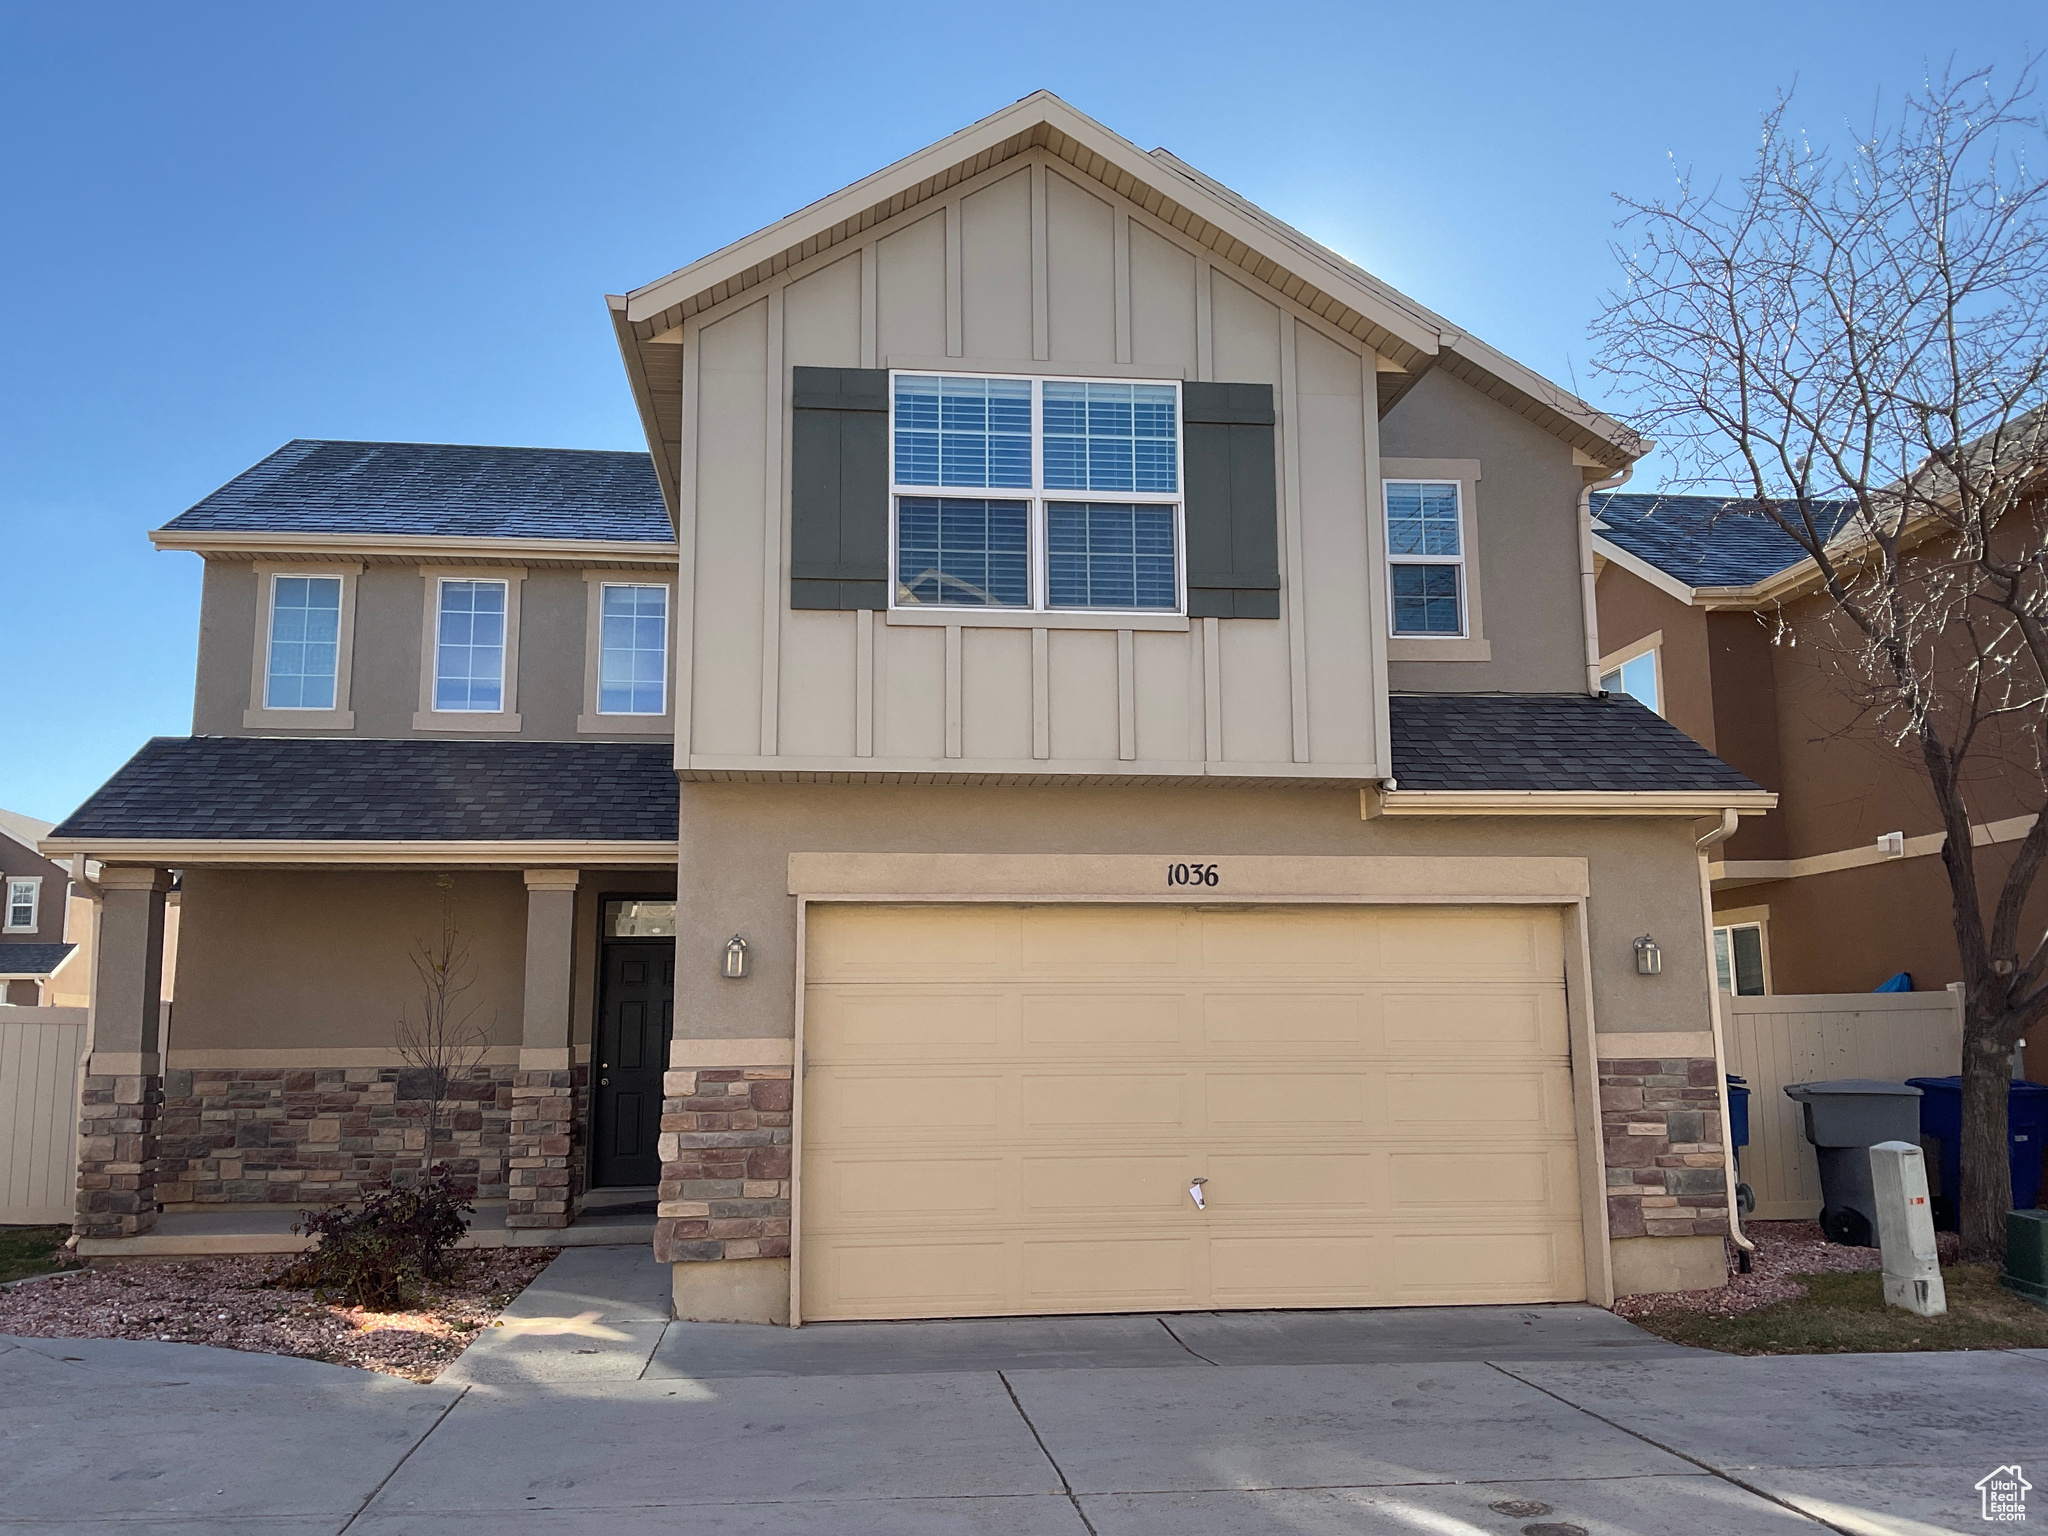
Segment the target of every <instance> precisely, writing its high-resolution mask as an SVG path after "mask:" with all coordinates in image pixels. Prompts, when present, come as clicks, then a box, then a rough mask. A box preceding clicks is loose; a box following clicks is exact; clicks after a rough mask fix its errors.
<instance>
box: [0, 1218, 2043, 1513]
mask: <svg viewBox="0 0 2048 1536" xmlns="http://www.w3.org/2000/svg"><path fill="white" fill-rule="evenodd" d="M665 1281H666V1275H665V1273H664V1272H663V1271H662V1270H661V1269H659V1267H657V1266H656V1265H654V1264H653V1263H652V1261H651V1260H650V1259H648V1258H647V1257H646V1255H645V1251H644V1250H638V1249H612V1250H606V1249H585V1250H572V1251H570V1252H569V1253H567V1254H565V1255H564V1256H563V1257H562V1258H561V1259H559V1260H557V1261H556V1263H555V1264H554V1265H553V1266H551V1267H550V1268H549V1269H548V1271H547V1272H546V1273H545V1274H544V1275H543V1276H542V1278H541V1280H540V1282H538V1283H537V1284H536V1285H535V1286H533V1287H532V1288H530V1289H529V1290H528V1291H527V1292H526V1294H525V1295H524V1296H522V1297H521V1298H520V1300H519V1301H518V1302H517V1303H516V1304H515V1305H514V1307H513V1308H512V1309H510V1310H509V1311H508V1312H507V1314H506V1324H507V1326H506V1327H504V1328H501V1329H495V1330H493V1331H492V1332H491V1333H490V1334H489V1335H488V1336H487V1337H486V1338H485V1339H484V1340H482V1341H480V1342H479V1343H478V1344H477V1345H475V1346H473V1347H472V1348H471V1350H470V1352H469V1353H468V1354H467V1355H465V1356H464V1358H463V1360H462V1361H461V1362H460V1363H459V1364H458V1365H457V1367H455V1368H454V1369H453V1370H451V1371H450V1372H448V1373H446V1374H444V1376H443V1377H442V1380H441V1381H440V1382H438V1383H436V1384H435V1385H433V1386H430V1387H418V1386H412V1385H409V1384H407V1383H404V1382H399V1381H395V1380H392V1379H390V1378H385V1377H377V1376H371V1375H367V1374H365V1373H361V1372H357V1371H352V1370H348V1369H345V1368H342V1367H336V1366H324V1365H317V1364H313V1363H310V1362H306V1361H297V1360H286V1359H280V1358H276V1357H272V1356H264V1355H240V1354H233V1353H229V1352H224V1351H215V1350H207V1349H203V1348H197V1347H193V1346H188V1345H181V1344H148V1343H125V1342H88V1341H79V1340H54V1341H52V1340H40V1341H39V1340H0V1531H9V1532H12V1531H22V1532H30V1531H33V1532H38V1533H57V1532H74V1531H79V1532H82V1531H93V1532H105V1533H114V1532H119V1533H122V1536H144V1533H150V1532H165V1533H169V1532H177V1533H180V1536H194V1533H197V1532H199V1531H212V1530H219V1531H223V1532H230V1533H252V1536H253V1533H258V1532H281V1533H282V1532H290V1533H313V1532H321V1533H335V1532H341V1531H347V1532H349V1533H351V1536H372V1533H374V1536H402V1533H403V1536H439V1533H457V1532H461V1533H477V1536H482V1533H485V1532H495V1531H501V1530H502V1531H508V1532H512V1533H515V1536H516V1533H522V1532H529V1531H530V1532H533V1533H535V1536H538V1533H540V1532H543V1531H546V1532H549V1533H554V1532H562V1533H569V1536H579V1533H586V1532H588V1533H598V1532H602V1533H603V1536H639V1533H642V1532H646V1533H653V1532H662V1533H674V1532H691V1533H695V1532H704V1533H715V1536H740V1533H747V1536H771V1533H773V1536H781V1533H789V1536H859V1533H866V1532H874V1533H892V1536H893V1533H903V1536H965V1533H977V1536H980V1533H986V1536H998V1533H1000V1536H1055V1533H1056V1536H1086V1533H1093V1536H1206V1533H1216V1536H1237V1533H1253V1532H1257V1533H1261V1536H1266V1533H1276V1532H1278V1533H1303V1536H1334V1533H1339V1532H1343V1533H1350V1532H1387V1533H1404V1536H1517V1533H1520V1536H1574V1533H1576V1532H1579V1531H1583V1532H1585V1533H1587V1536H1724V1533H1725V1536H1753V1533H1754V1536H1775V1533H1779V1532H1787V1533H1789V1532H1815V1531H1821V1530H1829V1529H1832V1530H1837V1531H1853V1532H1883V1533H1887V1536H1923V1533H1927V1532H1933V1531H1970V1530H1982V1529H1985V1528H1986V1527H1985V1525H1984V1523H1983V1521H1982V1520H1981V1519H1980V1518H1979V1510H1978V1495H1977V1494H1976V1492H1975V1491H1974V1485H1975V1484H1976V1482H1977V1481H1978V1479H1980V1478H1982V1477H1983V1476H1984V1475H1985V1474H1986V1473H1989V1472H1991V1471H1992V1470H1993V1469H1994V1468H1997V1467H1999V1466H2002V1465H2011V1464H2012V1463H2015V1462H2017V1463H2020V1464H2021V1465H2022V1466H2023V1467H2027V1466H2033V1465H2034V1464H2037V1463H2038V1464H2039V1465H2040V1466H2042V1467H2048V1353H2044V1352H2040V1351H2032V1352H2030V1351H2009V1352H1987V1353H1981V1354H1971V1355H1862V1356H1829V1357H1789V1358H1784V1359H1771V1360H1760V1359H1733V1358H1729V1357H1724V1356H1718V1355H1708V1354H1701V1353H1697V1352H1694V1351H1690V1350H1682V1349H1677V1348H1675V1347H1673V1346H1670V1345H1666V1344H1664V1343H1662V1342H1660V1341H1658V1340H1656V1339H1653V1338H1651V1337H1650V1336H1648V1335H1647V1334H1644V1333H1642V1332H1640V1331H1639V1330H1637V1329H1635V1328H1633V1327H1631V1326H1629V1325H1628V1324H1626V1323H1624V1322H1622V1321H1621V1320H1620V1319H1618V1318H1615V1317H1613V1316H1612V1315H1610V1314H1608V1313H1605V1312H1600V1311H1597V1310H1595V1309H1592V1308H1586V1307H1528V1308H1456V1309H1426V1310H1419V1311H1403V1312H1356V1313H1301V1314H1286V1313H1249V1314H1203V1315H1199V1316H1188V1315H1176V1316H1168V1317H1105V1318H1068V1319H1058V1320H1006V1321H997V1322H957V1323H928V1324H908V1325H846V1324H826V1325H818V1326H814V1327H810V1328H805V1329H801V1330H797V1331H794V1332H792V1331H789V1330H778V1329H767V1328H746V1327H721V1326H715V1325H707V1324H688V1323H671V1322H668V1321H667V1319H666V1312H667V1307H666V1297H665ZM2044 1486H2048V1484H2044ZM2044 1497H2048V1496H2044ZM2036 1518H2037V1519H2048V1506H2044V1511H2043V1512H2037V1515H2036Z"/></svg>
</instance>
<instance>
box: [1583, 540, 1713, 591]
mask: <svg viewBox="0 0 2048 1536" xmlns="http://www.w3.org/2000/svg"><path fill="white" fill-rule="evenodd" d="M1593 553H1594V554H1596V555H1598V556H1600V557H1601V558H1602V559H1603V560H1609V561H1612V562H1613V563H1614V564H1616V565H1618V566H1620V567H1621V568H1622V569H1623V570H1624V571H1627V572H1628V573H1629V575H1631V576H1634V577H1636V578H1637V579H1639V580H1641V581H1646V582H1648V583H1649V584H1650V585H1651V586H1653V587H1655V588H1656V589H1657V590H1658V591H1659V592H1662V593H1664V594H1665V595H1666V596H1669V597H1675V598H1677V599H1678V600H1679V601H1680V602H1681V603H1684V604H1685V605H1686V606H1687V607H1691V606H1692V604H1693V602H1694V601H1695V600H1696V598H1697V596H1698V594H1697V593H1696V592H1695V591H1694V590H1693V589H1692V588H1691V587H1688V586H1687V585H1686V584H1685V583H1684V582H1682V581H1680V580H1679V579H1678V578H1677V577H1676V576H1674V575H1672V574H1671V573H1670V572H1669V571H1667V570H1665V569H1664V568H1663V567H1662V566H1659V565H1653V564H1651V563H1650V562H1649V561H1648V560H1645V559H1644V558H1643V557H1642V556H1641V555H1638V554H1636V553H1634V552H1633V551H1630V550H1626V549H1623V548H1622V547H1621V546H1620V545H1619V544H1616V543H1615V542H1614V541H1613V540H1612V539H1603V538H1601V537H1600V535H1599V534H1597V533H1596V534H1594V535H1593Z"/></svg>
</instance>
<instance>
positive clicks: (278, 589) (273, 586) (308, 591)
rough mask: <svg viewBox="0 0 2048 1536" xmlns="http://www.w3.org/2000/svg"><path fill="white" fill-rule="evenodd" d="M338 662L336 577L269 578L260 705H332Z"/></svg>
mask: <svg viewBox="0 0 2048 1536" xmlns="http://www.w3.org/2000/svg"><path fill="white" fill-rule="evenodd" d="M340 665H341V578H340V577H339V576H273V577H271V579H270V652H269V656H268V659H267V664H266V666H265V669H264V683H263V707H264V708H265V709H333V708H334V707H335V702H334V701H335V693H336V687H335V680H336V678H337V676H338V675H339V670H340Z"/></svg>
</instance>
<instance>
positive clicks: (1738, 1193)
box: [1728, 1072, 1756, 1274]
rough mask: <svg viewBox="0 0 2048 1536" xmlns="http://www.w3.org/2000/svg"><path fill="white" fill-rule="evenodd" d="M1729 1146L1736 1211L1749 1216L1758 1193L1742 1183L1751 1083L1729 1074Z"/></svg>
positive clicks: (1745, 1269) (1745, 1263) (1745, 1264)
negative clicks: (1732, 1152) (1732, 1154)
mask: <svg viewBox="0 0 2048 1536" xmlns="http://www.w3.org/2000/svg"><path fill="white" fill-rule="evenodd" d="M1728 1145H1729V1146H1730V1147H1731V1148H1732V1149H1733V1150H1734V1153H1735V1177H1736V1181H1737V1182H1736V1185H1735V1209H1736V1212H1737V1213H1738V1214H1739V1215H1743V1216H1747V1215H1748V1214H1749V1213H1750V1212H1751V1211H1754V1210H1755V1209H1756V1191H1755V1190H1753V1189H1751V1188H1750V1187H1749V1185H1748V1184H1747V1183H1745V1182H1743V1181H1742V1149H1743V1148H1744V1147H1746V1146H1748V1145H1749V1083H1748V1080H1747V1079H1744V1078H1740V1077H1737V1076H1736V1075H1735V1074H1734V1073H1733V1072H1730V1073H1729V1074H1728ZM1742 1257H1743V1261H1744V1262H1743V1272H1744V1273H1745V1274H1746V1273H1748V1260H1749V1255H1748V1254H1747V1253H1746V1252H1745V1253H1744V1254H1743V1255H1742Z"/></svg>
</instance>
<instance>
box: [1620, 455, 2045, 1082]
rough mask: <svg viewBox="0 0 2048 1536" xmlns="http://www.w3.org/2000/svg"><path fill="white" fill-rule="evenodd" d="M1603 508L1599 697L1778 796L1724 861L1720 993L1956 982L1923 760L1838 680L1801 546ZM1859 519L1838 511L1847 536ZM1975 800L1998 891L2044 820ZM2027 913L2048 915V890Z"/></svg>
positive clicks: (1653, 500) (1982, 794)
mask: <svg viewBox="0 0 2048 1536" xmlns="http://www.w3.org/2000/svg"><path fill="white" fill-rule="evenodd" d="M1593 507H1594V514H1595V518H1596V521H1595V523H1594V549H1595V552H1596V556H1597V558H1598V561H1599V583H1598V590H1599V610H1600V646H1601V650H1602V669H1603V674H1604V679H1605V682H1606V686H1607V687H1609V688H1610V689H1618V690H1619V691H1623V692H1627V693H1630V694H1633V695H1634V696H1635V697H1636V698H1637V699H1638V700H1640V701H1641V702H1643V703H1645V704H1647V705H1648V706H1649V707H1651V708H1652V709H1655V710H1657V711H1658V712H1659V713H1660V714H1662V715H1663V716H1664V717H1665V718H1666V719H1668V720H1669V721H1671V723H1672V724H1674V725H1676V726H1677V727H1679V729H1681V730H1683V731H1684V732H1685V733H1686V734H1687V735H1689V736H1691V737H1692V738H1693V739H1694V740H1695V741H1697V742H1699V743H1700V744H1701V745H1702V746H1705V747H1707V748H1709V749H1711V750H1712V751H1713V752H1714V753H1715V754H1716V755H1718V756H1719V757H1721V758H1722V759H1723V760H1725V761H1726V762H1728V763H1731V764H1733V765H1734V766H1735V767H1737V768H1740V769H1741V770H1742V771H1743V772H1744V773H1745V774H1747V775H1748V776H1749V777H1750V778H1751V779H1754V780H1755V781H1756V782H1757V783H1759V784H1762V785H1764V786H1766V787H1767V788H1770V789H1774V790H1777V791H1778V792H1779V795H1780V799H1779V804H1778V807H1777V809H1776V810H1775V811H1773V812H1771V813H1770V814H1769V815H1768V816H1765V817H1762V818H1760V819H1757V820H1754V821H1750V822H1747V823H1745V824H1744V826H1743V828H1742V830H1741V831H1740V832H1738V833H1736V835H1735V836H1734V837H1732V838H1731V839H1729V840H1728V841H1727V842H1725V843H1723V844H1722V845H1721V846H1720V848H1718V849H1717V850H1716V851H1715V861H1714V863H1713V865H1712V876H1713V888H1714V911H1715V925H1716V933H1717V946H1718V948H1719V951H1720V955H1719V974H1720V980H1721V984H1722V985H1723V986H1724V987H1726V988H1728V989H1729V990H1731V991H1735V992H1743V993H1763V992H1867V991H1869V990H1870V989H1872V988H1873V987H1876V986H1877V985H1879V984H1880V983H1882V982H1884V981H1886V980H1888V979H1890V978H1891V977H1893V976H1895V975H1897V974H1898V973H1899V972H1900V971H1905V972H1908V973H1910V974H1911V976H1912V978H1913V985H1914V987H1915V989H1917V990H1934V989H1939V988H1941V987H1943V986H1945V985H1947V984H1948V983H1949V982H1952V981H1956V980H1959V979H1960V975H1961V972H1960V966H1959V962H1958V960H1957V956H1956V949H1955V937H1954V931H1953V929H1952V928H1951V926H1950V923H1949V910H1950V898H1949V886H1948V877H1947V874H1946V872H1945V871H1944V869H1943V867H1942V863H1941V858H1940V853H1941V845H1942V833H1941V830H1940V818H1939V817H1938V815H1937V814H1936V812H1935V808H1934V802H1933V797H1932V796H1931V794H1930V793H1929V792H1928V790H1927V788H1926V786H1925V780H1924V777H1923V773H1922V770H1921V768H1920V766H1919V763H1918V761H1917V759H1916V758H1914V757H1913V756H1912V755H1911V754H1910V752H1901V751H1897V750H1894V749H1892V748H1890V747H1888V746H1887V745H1886V744H1885V743H1884V742H1883V741H1881V740H1880V739H1879V738H1878V736H1877V734H1876V732H1875V730H1874V729H1873V728H1872V727H1871V725H1870V724H1869V723H1868V722H1867V721H1866V720H1863V719H1861V718H1859V717H1858V715H1857V713H1856V710H1855V707H1854V706H1853V704H1851V703H1850V702H1849V701H1848V700H1847V699H1846V698H1845V697H1844V692H1843V690H1842V689H1841V687H1840V685H1839V682H1838V681H1837V680H1835V679H1834V678H1832V677H1831V675H1830V673H1831V669H1832V668H1833V667H1834V666H1835V665H1837V664H1838V663H1837V661H1836V659H1835V657H1836V651H1835V648H1834V647H1833V646H1831V645H1829V644H1827V643H1825V642H1824V641H1823V640H1822V639H1821V637H1820V633H1819V631H1820V628H1821V626H1822V624H1823V622H1824V621H1825V619H1826V617H1827V615H1828V613H1829V611H1830V607H1831V599H1829V598H1828V597H1827V595H1826V594H1825V593H1824V592H1820V591H1818V582H1817V579H1816V576H1815V573H1814V566H1813V562H1812V561H1811V560H1810V559H1809V558H1808V557H1807V555H1806V553H1805V551H1804V550H1802V549H1801V548H1800V546H1799V545H1798V543H1797V542H1796V541H1794V540H1793V539H1792V538H1791V537H1790V536H1789V535H1787V534H1786V533H1784V532H1782V531H1781V530H1780V529H1778V528H1777V527H1776V526H1775V525H1774V524H1773V523H1771V522H1770V520H1769V519H1768V518H1766V517H1765V516H1763V515H1762V514H1760V513H1757V512H1755V511H1746V510H1744V509H1743V508H1742V506H1741V505H1740V504H1737V503H1733V502H1730V501H1727V500H1725V499H1722V498H1719V497H1708V496H1664V495H1633V494H1630V495H1623V494H1613V495H1595V496H1594V498H1593ZM1850 510H1851V509H1850V507H1849V505H1848V504H1846V503H1845V504H1841V505H1839V506H1837V507H1836V508H1835V509H1834V513H1833V515H1834V518H1835V521H1836V524H1837V527H1839V526H1840V525H1841V524H1842V523H1843V522H1845V521H1846V520H1847V518H1848V517H1849V515H1850ZM1780 623H1782V624H1783V626H1784V631H1783V635H1782V637H1781V636H1780V633H1779V629H1778V626H1779V625H1780ZM1800 641H1803V642H1804V643H1799V642H1800ZM1975 788H1976V795H1975V798H1976V801H1977V804H1978V806H1979V812H1978V815H1979V830H1978V836H1977V841H1978V843H1979V845H1980V847H1981V848H1982V850H1983V851H1982V852H1981V853H1980V855H1979V858H1980V870H1979V872H1980V877H1981V878H1982V879H1983V880H1984V881H1985V882H1986V889H1987V890H1995V888H1996V885H1997V882H1999V881H2001V880H2003V878H2004V875H2005V871H2006V868H2007V867H2008V865H2009V862H2010V858H2011V855H2012V852H2013V851H2015V850H2016V849H2017V846H2018V843H2019V840H2020V839H2021V838H2022V837H2024V836H2025V835H2026V831H2027V828H2028V826H2029V825H2031V823H2032V817H2031V816H2030V815H2027V814H2024V808H2023V807H2022V806H2021V805H2020V804H2019V803H2018V802H2017V801H2016V800H2014V799H2013V798H2012V796H2011V795H2010V794H2009V793H2007V792H2004V791H2002V790H2001V787H2000V785H1999V784H1998V783H1997V782H1996V780H1995V779H1980V780H1979V781H1977V783H1976V786H1975ZM2034 910H2035V911H2036V912H2038V913H2039V914H2040V917H2039V918H2038V919H2036V920H2037V921H2048V884H2044V885H2043V886H2042V887H2041V888H2039V889H2037V891H2036V893H2035V906H2034ZM2036 1060H2037V1061H2038V1060H2048V1057H2037V1058H2036Z"/></svg>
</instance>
